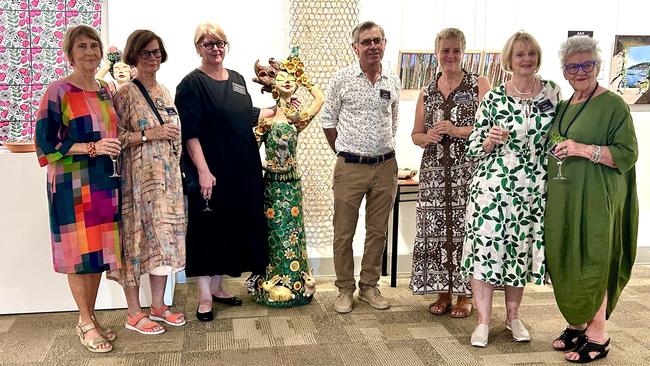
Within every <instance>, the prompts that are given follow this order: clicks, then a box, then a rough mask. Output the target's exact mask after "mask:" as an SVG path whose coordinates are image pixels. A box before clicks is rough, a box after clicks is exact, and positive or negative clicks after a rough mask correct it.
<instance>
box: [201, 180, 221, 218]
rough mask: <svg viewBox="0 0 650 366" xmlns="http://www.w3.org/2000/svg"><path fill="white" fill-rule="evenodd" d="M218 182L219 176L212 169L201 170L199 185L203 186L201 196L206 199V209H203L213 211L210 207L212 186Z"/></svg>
mask: <svg viewBox="0 0 650 366" xmlns="http://www.w3.org/2000/svg"><path fill="white" fill-rule="evenodd" d="M216 184H217V178H215V177H214V175H212V173H210V171H209V170H208V171H199V187H201V196H202V197H203V199H204V200H205V209H204V210H203V211H205V212H208V211H212V209H210V199H211V198H212V187H214V186H215V185H216Z"/></svg>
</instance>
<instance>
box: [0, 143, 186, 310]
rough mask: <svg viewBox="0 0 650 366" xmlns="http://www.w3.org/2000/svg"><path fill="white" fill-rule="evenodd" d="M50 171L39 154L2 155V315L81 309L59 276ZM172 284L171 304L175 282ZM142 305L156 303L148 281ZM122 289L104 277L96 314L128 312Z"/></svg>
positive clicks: (167, 295)
mask: <svg viewBox="0 0 650 366" xmlns="http://www.w3.org/2000/svg"><path fill="white" fill-rule="evenodd" d="M45 180H46V168H40V167H39V166H38V162H37V161H36V155H35V154H34V153H25V154H13V153H9V152H7V151H6V150H0V314H15V313H37V312H52V311H71V310H76V309H77V306H76V304H75V302H74V300H73V298H72V294H71V293H70V289H69V287H68V281H67V276H66V275H64V274H59V273H56V272H54V270H53V267H52V249H51V243H50V227H49V214H48V205H47V194H46V189H45V187H46V185H45ZM172 277H173V276H170V278H169V280H168V282H167V291H166V293H165V303H167V304H171V303H172V298H173V293H174V292H173V289H174V281H173V279H172ZM142 280H143V281H142V287H141V291H140V301H141V302H142V305H143V306H149V305H150V304H151V291H150V288H149V281H148V276H143V278H142ZM125 307H126V301H125V299H124V292H123V291H122V287H121V286H120V285H119V284H118V283H117V282H114V281H110V280H107V279H106V278H105V277H104V278H102V282H101V284H100V287H99V293H98V295H97V307H96V308H97V309H114V308H125Z"/></svg>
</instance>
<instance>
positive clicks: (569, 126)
mask: <svg viewBox="0 0 650 366" xmlns="http://www.w3.org/2000/svg"><path fill="white" fill-rule="evenodd" d="M596 89H598V83H596V87H595V88H594V90H592V91H591V94H589V97H587V100H586V101H585V102H584V104H583V105H582V107H580V109H579V110H578V113H576V115H575V116H573V119H572V120H571V122H569V125H568V126H567V127H566V130H564V133H562V122H563V120H564V114H565V113H566V110H567V109H569V105H570V104H571V100H573V97H574V96H575V95H576V93H575V92H574V93H573V95H571V98H569V102H568V103H567V104H566V107H564V109H563V110H562V114H560V115H559V116H558V117H557V118H558V121H560V122H558V125H557V131H558V132H559V133H560V135H561V136H563V137H565V138H566V137H567V136H566V134H567V133H568V132H569V128H571V125H573V122H575V121H576V119H577V118H578V116H579V115H580V113H582V111H583V110H584V109H585V107H586V106H587V104H588V103H589V101H590V100H591V97H593V96H594V93H596Z"/></svg>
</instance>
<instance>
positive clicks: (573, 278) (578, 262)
mask: <svg viewBox="0 0 650 366" xmlns="http://www.w3.org/2000/svg"><path fill="white" fill-rule="evenodd" d="M560 58H561V61H562V69H563V71H564V78H565V79H566V80H567V81H568V82H569V84H571V87H572V88H573V90H574V94H573V95H572V96H571V98H569V100H568V101H564V102H562V104H560V107H559V108H558V117H557V118H556V121H555V122H554V123H553V127H552V128H551V136H552V137H556V140H557V145H556V146H555V149H554V151H553V153H554V154H555V155H557V156H558V158H560V159H563V160H562V163H561V164H560V163H559V162H558V164H555V163H553V164H549V166H548V175H549V177H556V176H558V175H559V173H560V172H559V171H558V168H560V166H561V169H562V170H561V174H562V175H561V176H563V177H565V178H566V179H555V180H551V181H549V184H548V201H547V202H546V218H545V224H546V225H545V227H544V231H545V240H546V263H547V264H548V273H549V275H550V277H551V280H552V281H553V292H554V293H555V301H556V302H557V305H558V307H559V308H560V312H561V313H562V315H563V316H564V319H566V321H567V323H568V326H567V328H566V329H565V330H564V331H563V332H562V334H560V336H559V337H558V338H556V339H555V341H554V342H553V347H554V348H555V349H557V350H558V351H565V352H567V353H566V354H565V357H566V359H567V360H568V361H570V362H579V363H584V362H591V361H593V360H596V359H599V358H603V357H606V356H607V353H608V352H609V343H610V340H609V337H608V335H607V319H609V317H610V316H611V315H612V312H613V311H614V308H615V307H616V303H617V302H618V299H619V297H620V295H621V292H622V291H623V288H625V285H626V284H627V282H628V281H629V280H630V276H631V275H632V266H633V265H634V260H635V257H636V246H637V231H638V224H639V204H638V199H637V189H636V171H635V168H634V165H635V163H636V161H637V158H638V154H639V147H638V143H637V139H636V134H635V132H634V123H633V121H632V115H631V114H630V108H629V107H628V106H627V104H626V103H625V101H624V100H623V99H622V98H621V97H620V96H618V95H617V94H616V93H612V92H611V91H608V90H607V89H605V88H604V87H602V86H600V85H598V81H597V77H598V71H599V70H600V66H601V63H602V61H601V58H600V50H599V49H598V42H597V41H596V40H595V39H593V38H590V37H584V36H579V37H578V36H576V37H571V38H569V39H568V40H566V41H565V42H564V43H563V44H562V46H561V47H560Z"/></svg>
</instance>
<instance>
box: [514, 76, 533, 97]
mask: <svg viewBox="0 0 650 366" xmlns="http://www.w3.org/2000/svg"><path fill="white" fill-rule="evenodd" d="M536 85H537V78H533V87H532V88H531V89H530V91H529V92H526V93H524V92H522V91H520V90H519V89H517V83H515V80H514V79H513V80H512V88H513V89H515V91H516V92H517V93H518V94H519V95H531V94H532V93H533V91H535V86H536Z"/></svg>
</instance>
